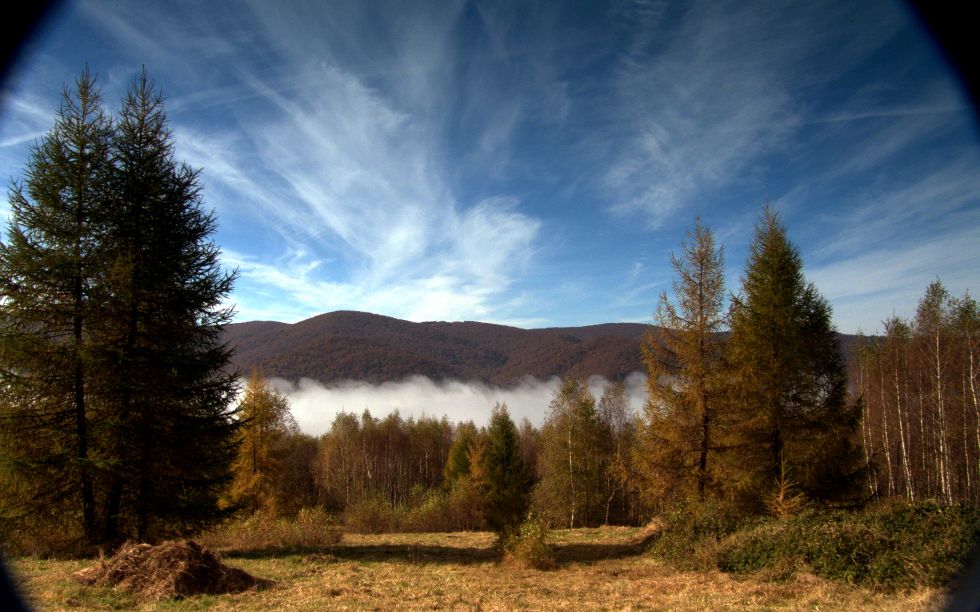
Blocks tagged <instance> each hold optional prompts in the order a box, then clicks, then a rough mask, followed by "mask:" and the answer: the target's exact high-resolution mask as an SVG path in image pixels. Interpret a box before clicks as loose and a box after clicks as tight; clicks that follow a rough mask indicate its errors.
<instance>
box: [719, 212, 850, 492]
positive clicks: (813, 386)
mask: <svg viewBox="0 0 980 612" xmlns="http://www.w3.org/2000/svg"><path fill="white" fill-rule="evenodd" d="M728 360H729V363H730V365H731V367H732V377H733V380H732V383H733V386H732V389H731V396H730V405H731V410H732V413H733V414H735V415H737V416H738V417H739V418H740V423H739V425H738V428H737V431H736V436H735V437H734V439H730V440H729V447H730V452H728V453H727V455H728V459H729V460H730V463H729V465H730V466H731V467H732V468H733V469H732V471H731V472H730V473H729V474H727V475H726V477H727V478H728V479H729V480H728V482H729V484H730V485H731V487H732V489H733V490H734V492H735V493H736V494H738V495H739V497H740V499H741V500H742V501H743V502H744V503H746V504H747V505H749V506H750V507H752V506H754V507H755V508H759V506H760V505H761V502H762V501H764V500H765V499H766V498H767V497H770V498H771V496H772V495H773V494H780V495H783V496H785V495H786V494H787V493H788V491H789V490H790V489H792V488H793V487H794V486H798V487H799V488H800V489H801V491H802V492H803V493H805V494H806V495H808V496H810V497H811V498H815V499H840V498H848V497H849V496H852V495H855V494H857V492H858V491H859V490H860V486H859V483H860V478H861V474H860V471H861V461H860V448H859V446H858V443H859V441H858V433H857V429H858V426H859V422H860V413H859V410H857V409H856V408H855V406H853V405H849V404H848V403H847V401H846V375H845V370H844V363H843V359H842V356H841V350H840V345H839V341H838V338H837V334H836V331H835V330H834V328H833V325H832V323H831V310H830V305H829V304H828V303H827V301H826V300H825V299H824V298H823V297H821V296H820V295H819V293H818V292H817V290H816V287H814V286H813V284H811V283H807V282H806V281H805V279H804V276H803V262H802V259H801V257H800V254H799V251H798V250H797V249H796V247H795V246H793V245H792V244H791V243H790V242H789V239H788V238H787V236H786V230H785V228H784V227H783V225H782V223H781V222H780V220H779V217H778V216H777V214H776V212H775V211H774V210H772V209H771V208H769V207H766V208H765V210H764V211H763V213H762V219H761V220H760V221H759V222H758V223H757V225H756V228H755V239H754V240H753V242H752V245H751V247H750V250H749V258H748V264H747V267H746V270H745V275H744V277H743V279H742V291H741V293H740V295H738V296H735V297H733V304H732V309H731V338H730V340H729V344H728Z"/></svg>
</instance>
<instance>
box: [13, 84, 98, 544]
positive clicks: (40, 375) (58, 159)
mask: <svg viewBox="0 0 980 612" xmlns="http://www.w3.org/2000/svg"><path fill="white" fill-rule="evenodd" d="M112 130H113V128H112V122H111V120H110V118H109V117H108V116H107V115H106V114H105V113H104V112H103V110H102V101H101V97H100V94H99V90H98V88H97V87H96V84H95V79H94V78H93V77H92V76H91V75H90V74H89V72H88V71H87V70H86V71H85V72H83V73H82V75H81V77H79V79H78V80H77V81H76V83H75V90H74V91H73V92H69V91H68V90H67V89H66V90H65V91H64V94H63V101H62V105H61V109H60V111H59V113H58V119H57V120H56V122H55V125H54V127H53V128H52V129H51V131H50V132H48V134H47V135H46V136H45V137H44V138H43V139H42V140H41V142H40V143H39V144H37V145H35V146H34V148H33V150H32V154H31V159H30V160H29V162H28V164H27V167H26V170H25V177H24V179H25V180H24V182H23V183H15V184H14V186H13V187H12V189H11V192H10V205H11V213H12V216H11V221H10V225H9V227H8V232H7V241H6V243H2V244H0V322H2V326H0V377H2V378H0V387H2V393H3V394H4V395H5V396H6V398H5V400H6V401H5V402H4V413H3V415H2V418H3V423H2V427H0V429H2V430H3V435H2V448H0V455H2V459H3V469H4V471H6V472H7V475H8V476H7V478H6V479H5V480H6V481H7V482H8V483H11V482H15V483H17V484H16V486H14V487H13V489H15V490H8V491H5V492H3V495H2V501H0V505H2V506H3V508H2V510H0V511H2V514H3V515H4V517H6V518H13V517H25V516H28V517H30V516H32V515H33V516H43V515H50V516H57V517H59V518H60V519H62V520H68V522H69V523H71V522H74V521H77V523H75V524H74V525H69V526H64V527H65V528H67V529H68V530H69V531H73V530H74V529H76V528H80V531H81V533H82V537H83V538H84V540H86V541H87V542H89V543H92V542H95V541H97V540H98V539H99V533H98V526H97V517H96V491H95V486H96V483H95V480H96V477H97V472H98V469H99V468H100V466H101V465H102V464H103V462H104V461H105V458H104V457H103V456H101V453H100V450H99V448H98V444H97V440H98V436H99V431H98V427H99V426H100V425H101V424H103V423H104V419H100V418H99V417H98V416H97V415H96V410H95V409H94V407H93V405H92V403H91V401H89V396H88V393H89V390H90V387H91V378H92V375H93V363H92V360H93V356H92V346H91V342H90V336H89V331H90V328H91V326H92V323H93V319H94V318H96V317H97V316H98V315H97V314H96V310H97V307H98V302H97V300H94V299H93V291H94V287H93V285H94V284H95V283H97V281H98V279H99V276H100V274H101V273H102V271H103V270H104V259H103V254H102V253H101V247H102V244H103V237H104V228H105V219H104V214H105V212H106V209H107V206H108V205H109V187H110V184H111V176H112V171H113V168H112V164H111V140H112V136H113V132H112Z"/></svg>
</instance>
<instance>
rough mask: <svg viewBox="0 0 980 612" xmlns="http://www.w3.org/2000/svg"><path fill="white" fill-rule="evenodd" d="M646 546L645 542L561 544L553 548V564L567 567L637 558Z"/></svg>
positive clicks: (647, 543)
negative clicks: (573, 564)
mask: <svg viewBox="0 0 980 612" xmlns="http://www.w3.org/2000/svg"><path fill="white" fill-rule="evenodd" d="M648 545H649V542H648V541H646V540H642V541H636V542H625V543H617V544H563V545H559V546H555V548H554V555H555V562H556V563H557V564H558V565H567V564H570V563H595V562H596V561H605V560H607V559H626V558H629V557H638V556H640V555H642V554H643V553H644V552H645V551H646V549H647V546H648Z"/></svg>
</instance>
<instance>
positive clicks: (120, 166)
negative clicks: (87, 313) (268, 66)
mask: <svg viewBox="0 0 980 612" xmlns="http://www.w3.org/2000/svg"><path fill="white" fill-rule="evenodd" d="M113 150H114V153H115V161H116V164H115V173H114V181H113V184H112V187H113V196H114V198H113V207H112V209H111V211H110V214H109V222H108V234H107V241H106V247H105V251H106V253H107V255H108V264H109V265H108V273H107V276H106V280H105V283H104V287H103V290H104V306H103V307H102V308H101V311H100V319H101V321H100V325H99V326H98V330H97V333H98V340H97V344H98V345H99V346H100V348H102V349H103V350H104V351H105V361H106V364H107V367H106V368H105V369H104V374H105V376H104V380H103V384H102V385H100V388H101V390H102V391H103V392H104V396H103V397H102V398H101V400H102V402H103V403H104V404H105V405H106V406H107V407H108V408H109V410H110V413H111V414H112V415H113V417H114V418H113V422H114V423H116V424H117V427H116V431H115V432H114V433H115V435H114V444H113V446H112V447H111V448H112V451H111V452H112V457H113V459H114V461H115V463H114V467H115V469H114V471H113V472H114V479H113V485H112V486H111V487H110V491H109V495H108V497H107V508H106V517H105V520H106V524H107V528H106V530H105V536H106V537H107V538H116V537H126V536H128V537H133V536H135V537H138V538H139V539H141V540H146V539H157V538H161V537H165V536H169V535H173V534H179V533H186V532H190V531H193V530H195V529H197V528H200V527H202V526H204V525H207V524H208V523H209V522H211V521H213V520H214V519H215V518H216V517H217V516H220V513H219V512H218V511H217V503H218V499H219V497H220V496H221V493H222V490H223V488H224V486H225V485H227V483H228V482H230V479H231V477H232V472H231V462H232V461H233V460H234V457H235V451H236V449H235V446H236V445H235V428H236V427H237V424H236V421H235V420H234V419H233V417H232V410H231V408H230V402H231V400H232V399H233V396H234V393H235V389H236V384H235V378H234V376H233V375H232V374H229V373H228V372H226V371H225V366H226V365H227V363H228V360H229V356H230V355H229V351H228V349H227V348H226V347H225V346H223V345H222V344H221V341H220V334H221V328H222V326H223V325H224V324H225V323H227V322H229V321H230V319H231V315H232V311H231V308H229V307H227V306H225V305H224V304H223V303H222V302H223V300H224V298H225V297H226V296H227V295H228V293H229V292H230V291H231V286H232V283H233V281H234V274H228V273H225V272H223V271H222V269H221V266H220V263H219V261H218V256H219V250H218V248H217V246H216V245H215V244H214V243H213V242H211V240H210V237H211V235H212V234H213V233H214V230H215V219H214V216H213V215H212V214H211V213H209V212H206V211H205V210H203V207H202V202H201V194H200V183H199V179H198V172H197V171H196V170H193V169H191V168H189V167H188V166H186V165H184V164H178V163H177V162H176V161H175V159H174V152H173V143H172V137H171V134H170V131H169V129H168V128H167V121H166V115H165V113H164V109H163V101H162V98H161V96H160V95H159V93H158V92H156V91H155V89H154V86H153V84H152V83H151V82H150V81H149V80H148V79H147V77H146V75H145V73H144V74H142V75H141V76H140V77H139V78H137V79H136V80H135V81H134V82H133V84H132V85H131V87H130V89H129V92H128V94H127V96H126V98H125V99H124V101H123V106H122V110H121V112H120V118H119V121H118V124H117V126H116V136H115V139H114V146H113ZM161 440H164V441H166V443H165V444H160V441H161ZM120 484H124V485H125V486H119V485H120ZM120 515H121V516H122V517H123V518H125V519H126V520H125V525H124V526H125V529H123V528H122V526H120V524H119V522H118V521H117V517H119V516H120Z"/></svg>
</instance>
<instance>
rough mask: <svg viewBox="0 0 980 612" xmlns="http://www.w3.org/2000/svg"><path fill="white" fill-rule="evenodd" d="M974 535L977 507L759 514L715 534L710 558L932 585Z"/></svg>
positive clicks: (734, 567)
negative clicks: (721, 536) (717, 539)
mask: <svg viewBox="0 0 980 612" xmlns="http://www.w3.org/2000/svg"><path fill="white" fill-rule="evenodd" d="M978 538H980V509H978V508H972V507H960V506H940V505H938V504H936V503H935V502H931V501H925V502H919V503H916V504H907V503H891V504H887V505H881V506H877V507H874V508H870V509H868V510H866V511H864V512H851V513H849V512H844V511H836V512H808V513H804V514H801V515H799V516H797V517H794V518H791V519H787V520H782V521H780V520H776V519H766V520H764V521H762V522H759V523H756V524H755V525H753V526H750V527H748V528H746V529H743V530H740V531H739V532H737V533H733V534H732V535H731V536H729V537H728V538H726V539H725V540H724V541H723V542H721V543H720V545H719V547H718V551H717V555H716V565H717V567H718V568H719V569H721V570H722V571H726V572H739V573H748V572H761V573H763V574H765V575H767V576H768V577H770V578H773V579H782V578H786V577H789V576H791V575H792V574H793V573H795V572H796V571H799V570H802V569H807V570H808V571H811V572H813V573H814V574H816V575H818V576H821V577H823V578H828V579H832V580H842V581H845V582H849V583H852V584H858V585H862V586H867V587H873V588H880V589H895V588H912V587H916V586H932V587H940V586H944V585H947V584H949V582H950V581H951V580H952V579H953V578H955V577H956V575H957V574H958V572H959V571H960V569H961V568H962V566H963V563H964V562H965V561H966V558H967V555H968V554H969V552H970V550H971V549H972V547H973V545H974V543H975V542H977V541H978Z"/></svg>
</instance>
